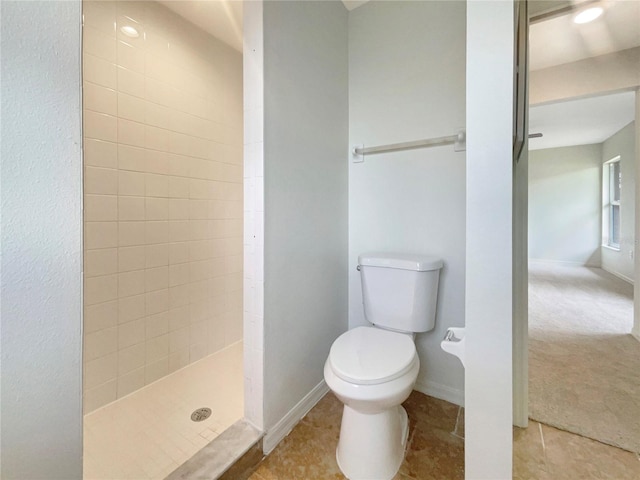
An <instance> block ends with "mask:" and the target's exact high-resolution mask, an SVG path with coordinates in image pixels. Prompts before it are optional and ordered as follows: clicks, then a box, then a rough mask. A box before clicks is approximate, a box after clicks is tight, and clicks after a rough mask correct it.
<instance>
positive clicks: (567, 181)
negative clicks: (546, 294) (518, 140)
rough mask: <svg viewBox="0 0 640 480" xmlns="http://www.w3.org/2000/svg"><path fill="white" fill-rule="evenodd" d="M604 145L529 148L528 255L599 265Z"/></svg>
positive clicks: (560, 261) (546, 260)
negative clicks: (530, 149)
mask: <svg viewBox="0 0 640 480" xmlns="http://www.w3.org/2000/svg"><path fill="white" fill-rule="evenodd" d="M601 158H602V146H601V145H600V144H595V145H579V146H574V147H562V148H548V149H543V150H532V151H530V152H529V259H530V260H541V261H545V262H554V263H563V264H571V265H590V266H596V267H598V266H600V243H601V233H600V229H601V210H602V207H601V202H600V190H601V181H602V180H601V174H602V160H601Z"/></svg>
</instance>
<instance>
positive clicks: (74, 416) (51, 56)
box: [0, 1, 82, 479]
mask: <svg viewBox="0 0 640 480" xmlns="http://www.w3.org/2000/svg"><path fill="white" fill-rule="evenodd" d="M1 5H2V6H1V9H2V10H1V16H2V31H1V32H2V34H1V36H2V47H1V48H2V297H1V299H2V344H1V346H2V349H1V350H2V357H1V358H2V375H1V378H2V408H1V409H0V412H1V415H2V416H1V423H2V444H1V451H2V457H1V459H0V464H1V471H0V476H1V477H2V478H5V479H24V478H29V479H70V478H81V477H82V294H81V292H82V276H81V275H82V210H81V205H82V204H81V202H82V158H81V151H80V145H81V137H80V112H81V105H80V45H81V37H80V2H79V1H69V2H21V1H16V2H12V1H3V2H2V4H1ZM52 19H55V21H52Z"/></svg>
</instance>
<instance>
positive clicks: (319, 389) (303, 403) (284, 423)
mask: <svg viewBox="0 0 640 480" xmlns="http://www.w3.org/2000/svg"><path fill="white" fill-rule="evenodd" d="M328 391H329V387H328V386H327V384H326V383H325V382H324V380H322V381H321V382H320V383H319V384H318V385H316V386H315V387H314V388H313V390H311V391H310V392H309V393H307V394H306V395H305V397H304V398H303V399H302V400H300V401H299V402H298V403H297V404H296V405H295V406H294V407H293V408H292V409H291V410H289V412H288V413H287V414H286V415H285V416H284V417H282V419H280V421H279V422H278V423H276V424H275V425H274V426H273V427H272V428H270V429H269V430H268V431H267V433H266V434H265V435H264V439H263V440H262V451H263V452H264V453H265V455H268V454H269V453H271V451H272V450H273V449H274V448H276V447H277V446H278V444H279V443H280V442H281V441H282V440H283V439H284V438H285V437H286V436H287V435H289V432H291V430H293V427H295V426H296V425H297V423H298V422H299V421H300V420H301V419H302V418H303V417H304V416H305V415H306V414H307V413H309V410H311V409H312V408H313V407H314V406H315V404H316V403H318V402H319V401H320V399H321V398H322V397H324V396H325V395H326V393H327V392H328Z"/></svg>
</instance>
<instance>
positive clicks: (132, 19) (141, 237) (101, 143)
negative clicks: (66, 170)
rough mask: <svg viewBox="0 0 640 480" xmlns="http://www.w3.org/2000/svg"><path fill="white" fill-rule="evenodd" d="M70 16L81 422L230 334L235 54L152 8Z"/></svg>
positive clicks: (236, 302) (233, 322)
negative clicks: (81, 283) (78, 121)
mask: <svg viewBox="0 0 640 480" xmlns="http://www.w3.org/2000/svg"><path fill="white" fill-rule="evenodd" d="M83 9H84V51H83V58H84V68H83V72H84V97H83V98H84V162H85V183H84V192H85V198H84V201H85V203H84V216H85V218H84V220H85V238H84V244H85V267H84V269H85V272H84V273H85V291H84V410H85V413H88V412H90V411H92V410H95V409H96V408H98V407H100V406H102V405H104V404H106V403H109V402H111V401H113V400H115V399H117V398H120V397H122V396H124V395H127V394H129V393H131V392H133V391H135V390H137V389H139V388H141V387H143V386H144V385H147V384H149V383H151V382H153V381H155V380H157V379H159V378H161V377H163V376H164V375H167V374H169V373H171V372H173V371H175V370H177V369H179V368H181V367H184V366H186V365H188V364H189V363H191V362H194V361H196V360H199V359H201V358H203V357H204V356H206V355H208V354H210V353H213V352H216V351H218V350H220V349H222V348H224V347H225V346H227V345H230V344H232V343H234V342H236V341H239V340H240V339H241V337H242V308H243V305H242V289H243V287H242V277H243V274H242V264H243V254H242V249H243V232H242V229H243V220H242V217H243V204H242V202H243V171H242V162H243V155H242V143H243V138H242V55H241V53H240V52H237V51H235V50H233V49H232V48H231V47H228V46H226V45H225V44H223V43H221V42H220V41H218V40H216V39H214V38H213V37H211V36H209V35H207V34H205V33H204V32H203V31H201V30H198V29H197V28H196V27H194V26H193V25H191V24H190V23H188V22H186V21H185V20H183V19H182V18H181V17H179V16H177V15H176V14H174V13H172V12H171V11H170V10H168V9H167V8H165V7H164V6H162V5H160V4H158V3H156V2H102V1H101V2H93V1H85V2H84V3H83ZM126 25H128V26H133V27H134V28H136V29H137V30H138V32H139V36H138V37H137V38H132V37H128V36H126V35H125V34H123V33H122V32H121V30H120V28H121V27H122V26H126Z"/></svg>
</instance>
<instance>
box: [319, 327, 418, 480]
mask: <svg viewBox="0 0 640 480" xmlns="http://www.w3.org/2000/svg"><path fill="white" fill-rule="evenodd" d="M419 369H420V361H419V359H418V355H417V353H416V349H415V346H414V343H413V338H412V337H411V336H409V335H406V334H403V333H398V332H391V331H386V330H382V329H378V328H375V327H358V328H355V329H353V330H349V331H348V332H346V333H345V334H343V335H342V336H340V337H339V338H338V339H337V340H336V341H335V342H334V344H333V346H332V347H331V352H330V353H329V357H328V358H327V361H326V362H325V366H324V377H325V381H326V382H327V385H328V386H329V388H330V389H331V390H332V391H333V392H334V394H335V395H336V396H337V397H338V399H340V401H342V403H344V410H343V414H342V425H341V427H340V440H339V442H338V448H337V451H336V459H337V461H338V465H339V467H340V470H342V472H343V473H344V474H345V476H346V477H347V478H349V479H352V480H359V479H362V480H364V479H367V480H373V479H376V480H377V479H379V480H384V479H391V478H393V476H394V475H395V474H396V472H397V471H398V469H399V467H400V464H401V463H402V460H403V459H404V452H405V447H406V441H407V436H408V433H409V428H408V419H407V413H406V412H405V410H404V408H403V407H402V406H401V405H400V404H401V403H402V402H404V401H405V400H406V399H407V397H408V396H409V394H410V393H411V391H412V390H413V386H414V385H415V382H416V378H417V377H418V370H419ZM372 453H373V455H372Z"/></svg>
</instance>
